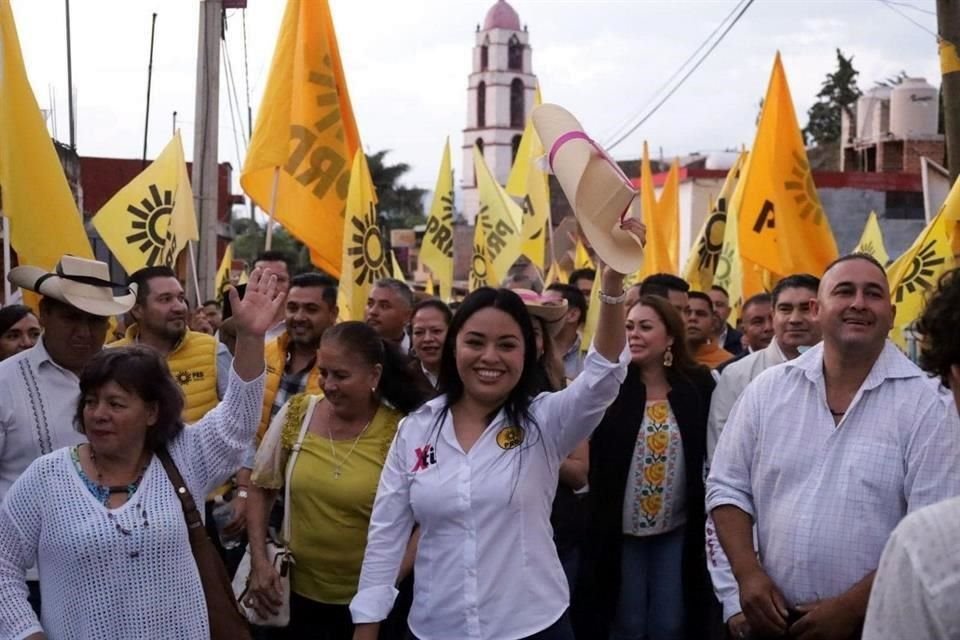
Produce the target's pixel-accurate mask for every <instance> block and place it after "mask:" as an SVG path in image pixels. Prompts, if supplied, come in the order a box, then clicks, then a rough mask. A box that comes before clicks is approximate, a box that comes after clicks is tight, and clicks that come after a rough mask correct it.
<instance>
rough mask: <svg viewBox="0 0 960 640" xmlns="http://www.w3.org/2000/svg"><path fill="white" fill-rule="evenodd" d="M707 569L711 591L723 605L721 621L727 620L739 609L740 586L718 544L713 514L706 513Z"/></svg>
mask: <svg viewBox="0 0 960 640" xmlns="http://www.w3.org/2000/svg"><path fill="white" fill-rule="evenodd" d="M706 545H707V571H709V572H710V581H711V582H712V583H713V592H714V594H716V596H717V600H719V601H720V604H721V605H722V606H723V621H724V622H727V621H728V620H730V618H732V617H733V616H735V615H737V614H738V613H740V611H741V607H740V586H739V585H738V584H737V579H736V578H734V577H733V568H732V567H731V566H730V561H729V560H728V559H727V554H726V553H724V551H723V547H722V546H721V545H720V538H718V537H717V528H716V527H715V526H714V524H713V516H711V515H710V514H709V513H708V514H707V524H706Z"/></svg>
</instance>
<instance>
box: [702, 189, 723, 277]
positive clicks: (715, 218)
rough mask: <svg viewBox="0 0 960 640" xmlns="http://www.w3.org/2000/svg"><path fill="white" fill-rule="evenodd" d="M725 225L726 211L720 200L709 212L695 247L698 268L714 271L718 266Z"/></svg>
mask: <svg viewBox="0 0 960 640" xmlns="http://www.w3.org/2000/svg"><path fill="white" fill-rule="evenodd" d="M726 226H727V212H726V210H725V209H724V205H723V201H722V200H721V201H720V203H719V205H718V208H717V210H716V211H714V212H713V213H711V214H710V218H709V219H708V220H707V227H706V229H704V231H703V237H702V238H701V239H700V244H699V246H698V247H697V255H698V257H699V269H700V270H701V271H709V272H710V273H714V274H715V273H716V272H717V268H718V267H719V266H720V253H721V251H723V236H724V232H725V230H726Z"/></svg>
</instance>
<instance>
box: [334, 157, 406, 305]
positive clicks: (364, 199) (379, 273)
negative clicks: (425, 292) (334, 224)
mask: <svg viewBox="0 0 960 640" xmlns="http://www.w3.org/2000/svg"><path fill="white" fill-rule="evenodd" d="M374 193H375V189H374V186H373V178H371V177H370V167H369V166H368V165H367V156H366V155H364V153H363V149H358V150H357V152H356V153H355V154H354V156H353V167H352V168H351V170H350V188H349V190H348V193H347V209H346V215H347V224H346V227H345V228H344V234H343V272H342V274H341V276H340V287H339V289H338V291H337V304H338V305H339V307H340V319H341V320H363V316H364V311H365V309H366V307H367V297H368V295H369V294H370V289H371V287H372V286H373V283H374V282H376V281H377V280H379V279H381V278H388V277H390V275H391V273H392V271H393V266H392V263H391V259H390V255H388V254H387V249H386V246H385V245H384V242H383V237H382V236H381V235H380V227H379V226H377V206H376V204H374V202H375V201H374ZM399 277H400V278H402V277H403V275H402V274H401V275H400V276H399Z"/></svg>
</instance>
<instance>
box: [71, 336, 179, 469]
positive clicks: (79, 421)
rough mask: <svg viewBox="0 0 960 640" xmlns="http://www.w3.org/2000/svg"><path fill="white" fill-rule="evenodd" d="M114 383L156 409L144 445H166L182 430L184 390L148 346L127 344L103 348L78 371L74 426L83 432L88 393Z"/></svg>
mask: <svg viewBox="0 0 960 640" xmlns="http://www.w3.org/2000/svg"><path fill="white" fill-rule="evenodd" d="M110 382H115V383H117V384H118V385H119V386H120V387H121V388H122V389H123V390H124V391H126V392H128V393H132V394H135V395H137V396H138V397H139V398H140V399H141V400H143V401H144V402H145V403H146V404H148V405H153V406H155V407H156V408H157V423H156V424H155V425H154V426H152V427H150V428H149V429H147V439H146V442H145V446H146V448H147V449H149V450H150V451H157V450H159V449H162V448H164V447H166V446H167V444H168V443H169V442H170V441H171V440H173V439H174V438H175V437H177V435H178V434H179V433H180V432H181V431H183V419H182V418H181V417H180V416H181V414H182V413H183V403H184V399H183V391H181V390H180V385H178V384H177V381H176V380H174V379H173V376H172V375H171V374H170V369H169V367H167V362H166V360H164V359H163V358H162V357H161V356H160V354H159V353H157V352H156V351H154V350H153V349H151V348H149V347H144V346H141V345H130V346H128V347H115V348H112V349H104V350H102V351H101V352H100V353H98V354H97V355H95V356H94V357H93V358H91V359H90V362H88V363H87V365H86V366H85V367H84V368H83V371H82V372H81V373H80V401H79V402H78V403H77V413H76V415H75V416H74V426H76V429H77V431H79V432H80V433H86V429H85V427H84V424H83V405H84V402H85V400H86V397H87V396H88V395H89V394H92V393H95V392H96V391H98V390H99V389H100V388H101V387H103V386H104V385H105V384H107V383H110Z"/></svg>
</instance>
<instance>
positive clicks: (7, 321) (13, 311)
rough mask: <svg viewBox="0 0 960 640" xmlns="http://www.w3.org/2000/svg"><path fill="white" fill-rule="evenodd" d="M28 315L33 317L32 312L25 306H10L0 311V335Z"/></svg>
mask: <svg viewBox="0 0 960 640" xmlns="http://www.w3.org/2000/svg"><path fill="white" fill-rule="evenodd" d="M28 315H34V313H33V310H32V309H31V308H30V307H28V306H27V305H25V304H11V305H10V306H7V307H3V308H2V309H0V335H2V334H4V333H6V332H7V331H8V330H9V329H10V327H12V326H13V325H15V324H17V323H18V322H20V321H21V320H23V319H24V318H26V317H27V316H28Z"/></svg>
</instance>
